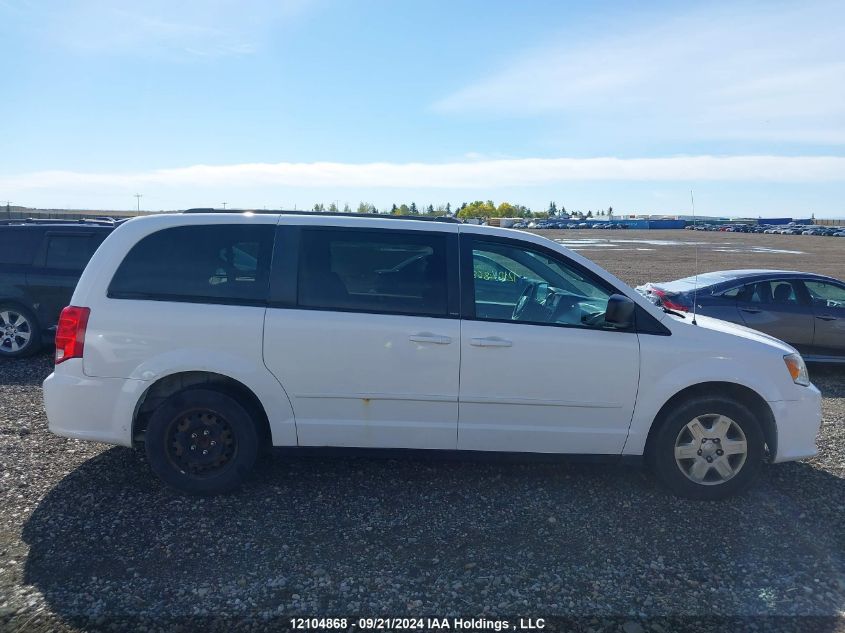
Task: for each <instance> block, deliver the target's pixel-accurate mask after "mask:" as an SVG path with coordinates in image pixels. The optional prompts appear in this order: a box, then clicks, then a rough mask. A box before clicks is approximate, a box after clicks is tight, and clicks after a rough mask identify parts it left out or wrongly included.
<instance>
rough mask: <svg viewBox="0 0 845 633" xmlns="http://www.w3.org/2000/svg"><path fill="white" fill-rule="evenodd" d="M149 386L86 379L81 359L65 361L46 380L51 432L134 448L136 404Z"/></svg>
mask: <svg viewBox="0 0 845 633" xmlns="http://www.w3.org/2000/svg"><path fill="white" fill-rule="evenodd" d="M148 384H149V383H148V382H146V381H143V380H132V379H124V378H95V377H90V376H86V375H85V374H84V373H83V372H82V361H81V359H71V360H68V361H65V362H64V363H62V364H61V365H59V366H57V367H56V369H55V370H54V371H53V373H52V374H50V375H49V376H47V379H46V380H45V381H44V408H45V409H46V411H47V421H48V423H49V429H50V432H51V433H55V434H56V435H61V436H63V437H72V438H75V439H80V440H91V441H95V442H104V443H106V444H118V445H121V446H132V418H133V416H134V412H135V405H136V403H137V402H138V401H139V400H140V398H141V396H142V395H143V393H144V390H145V389H146V387H147V385H148Z"/></svg>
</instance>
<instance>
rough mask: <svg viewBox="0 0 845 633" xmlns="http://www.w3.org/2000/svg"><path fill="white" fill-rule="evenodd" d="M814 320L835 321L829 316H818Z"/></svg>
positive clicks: (834, 318) (833, 317)
mask: <svg viewBox="0 0 845 633" xmlns="http://www.w3.org/2000/svg"><path fill="white" fill-rule="evenodd" d="M816 318H817V319H821V320H822V321H836V317H835V316H833V315H831V314H820V315H818V316H817V317H816Z"/></svg>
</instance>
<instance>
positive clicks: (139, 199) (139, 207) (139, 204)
mask: <svg viewBox="0 0 845 633" xmlns="http://www.w3.org/2000/svg"><path fill="white" fill-rule="evenodd" d="M143 196H144V194H142V193H136V194H135V198H136V199H137V200H138V213H141V198H142V197H143Z"/></svg>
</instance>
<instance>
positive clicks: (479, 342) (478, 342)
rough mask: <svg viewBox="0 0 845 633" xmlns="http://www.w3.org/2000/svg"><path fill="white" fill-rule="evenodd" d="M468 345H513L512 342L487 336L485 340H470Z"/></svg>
mask: <svg viewBox="0 0 845 633" xmlns="http://www.w3.org/2000/svg"><path fill="white" fill-rule="evenodd" d="M469 344H470V345H475V346H476V347H510V346H512V345H513V342H512V341H508V340H507V339H503V338H499V337H498V336H488V337H485V338H471V339H470V340H469Z"/></svg>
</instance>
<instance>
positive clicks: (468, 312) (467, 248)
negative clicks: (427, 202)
mask: <svg viewBox="0 0 845 633" xmlns="http://www.w3.org/2000/svg"><path fill="white" fill-rule="evenodd" d="M460 236H461V239H460V258H461V269H460V270H461V282H460V287H461V319H463V320H465V321H478V322H482V323H507V324H510V325H529V326H536V327H553V328H565V329H573V330H590V331H595V332H619V333H623V334H653V335H657V336H671V334H672V332H671V331H670V330H669V328H667V327H666V326H665V325H663V324H662V323H660V322H659V321H658V320H657V319H655V318H654V317H653V316H652V315H651V314H649V313H648V312H647V311H646V310H645V309H644V308H642V306H640V305H638V304H637V303H636V301H635V302H634V304H635V305H636V309H635V313H634V315H635V318H634V325H633V326H632V327H630V328H625V329H621V328H600V327H593V326H589V325H570V324H567V323H533V322H527V321H513V320H511V319H480V318H477V317H476V316H475V277H474V275H473V261H472V253H473V250H475V243H476V242H481V243H484V242H494V243H497V244H504V245H506V246H511V247H513V248H521V249H525V250H534V251H535V252H537V253H539V254H541V255H543V256H545V257H549V258H550V259H552V260H563V261H564V262H565V263H566V265H567V266H570V267H571V268H573V269H574V270H576V271H577V272H579V273H580V274H582V275H584V277H586V278H587V279H589V280H590V281H594V282H595V283H596V284H597V285H599V286H601V287H603V288H604V289H605V290H609V291H610V294H620V295H622V296H625V297H627V296H628V294H627V293H625V292H622V291H621V290H619V289H618V288H617V287H616V286H614V285H613V284H611V283H610V282H608V281H606V280H604V279H602V278H601V277H599V276H598V275H596V274H595V273H594V272H593V271H591V270H589V269H588V268H585V267H584V266H582V265H581V264H579V263H578V262H576V261H574V260H572V259H570V258H568V257H566V255H564V254H563V253H560V252H558V251H556V250H553V249H551V248H548V247H547V246H543V245H541V244H535V243H534V242H529V241H526V240H520V239H515V238H512V237H503V236H499V235H483V234H480V233H472V232H466V233H461V234H460Z"/></svg>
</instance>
